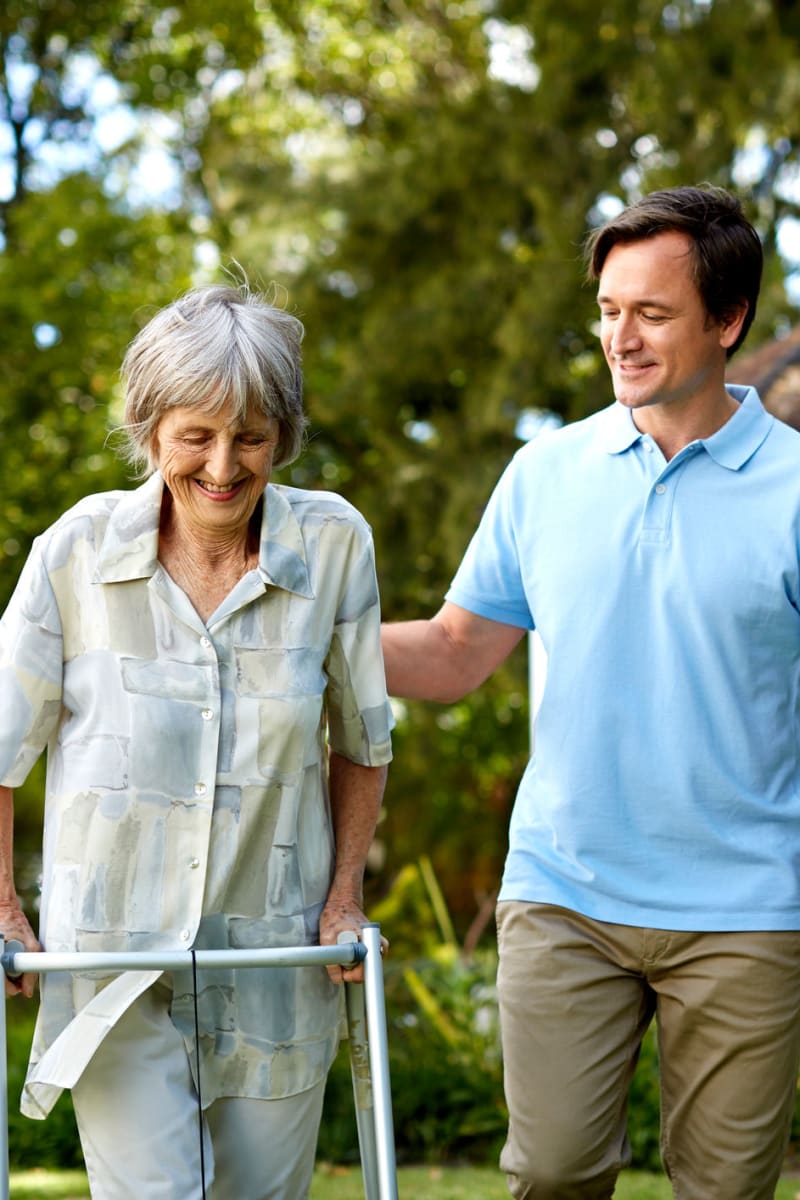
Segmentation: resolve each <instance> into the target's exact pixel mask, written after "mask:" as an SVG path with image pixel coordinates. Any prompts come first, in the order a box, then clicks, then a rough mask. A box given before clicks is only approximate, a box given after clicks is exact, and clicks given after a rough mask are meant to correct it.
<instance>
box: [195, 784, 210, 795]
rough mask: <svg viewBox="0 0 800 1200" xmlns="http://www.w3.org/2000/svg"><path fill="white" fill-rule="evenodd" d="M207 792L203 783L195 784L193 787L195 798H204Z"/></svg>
mask: <svg viewBox="0 0 800 1200" xmlns="http://www.w3.org/2000/svg"><path fill="white" fill-rule="evenodd" d="M207 791H208V788H207V787H206V785H205V784H204V783H196V784H195V785H194V794H195V796H205V794H206V792H207Z"/></svg>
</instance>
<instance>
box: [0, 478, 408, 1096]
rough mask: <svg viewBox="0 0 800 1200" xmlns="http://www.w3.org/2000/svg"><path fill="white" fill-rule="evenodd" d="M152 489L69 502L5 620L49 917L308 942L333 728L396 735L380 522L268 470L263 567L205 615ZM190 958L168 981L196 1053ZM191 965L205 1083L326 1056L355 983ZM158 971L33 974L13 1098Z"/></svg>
mask: <svg viewBox="0 0 800 1200" xmlns="http://www.w3.org/2000/svg"><path fill="white" fill-rule="evenodd" d="M162 492H163V481H162V479H161V476H160V475H159V474H156V475H153V476H152V477H151V478H150V479H149V480H148V481H147V482H146V483H145V484H144V485H143V486H141V487H140V488H138V489H137V490H135V491H132V492H111V493H106V494H102V495H97V496H90V497H87V498H86V499H85V500H83V501H81V502H80V503H79V504H77V505H76V506H75V507H74V508H72V509H71V510H70V511H69V512H67V513H66V514H65V515H64V516H63V517H61V519H60V520H59V521H57V522H56V524H55V525H53V526H52V527H51V528H50V529H49V530H47V532H46V533H44V534H43V535H42V536H41V537H40V538H38V539H37V541H36V542H35V544H34V547H33V549H32V551H31V555H30V557H29V559H28V561H27V563H26V565H25V568H24V570H23V573H22V575H21V578H20V581H19V584H18V586H17V589H16V591H15V593H14V596H13V598H12V600H11V603H10V604H9V607H8V609H7V611H6V613H5V615H4V616H3V619H2V622H0V781H2V783H3V784H4V785H5V786H7V787H16V786H18V785H19V784H20V783H22V781H23V780H24V779H25V777H26V775H27V774H28V771H29V770H30V768H31V766H32V764H33V763H34V762H35V760H36V759H37V758H38V756H39V755H40V753H41V752H42V750H43V749H44V748H45V747H46V748H47V795H46V805H45V829H44V854H43V888H42V903H41V921H40V930H39V936H40V939H41V941H42V943H43V945H44V946H45V947H46V949H48V950H52V951H67V950H87V951H88V950H151V951H158V950H174V949H187V948H189V947H192V946H194V947H198V948H199V947H215V948H226V947H238V948H247V947H261V946H274V947H280V946H302V945H312V944H315V943H316V942H317V940H318V933H319V917H320V913H321V910H322V907H323V905H324V903H325V899H326V896H327V893H328V889H329V886H330V882H331V878H332V872H333V861H334V845H333V835H332V826H331V816H330V808H329V800H328V789H327V753H328V746H330V747H331V748H332V749H333V750H335V751H337V752H338V753H339V754H341V755H343V756H344V757H346V758H348V759H351V760H352V761H354V762H357V763H361V764H363V765H366V766H381V765H383V764H385V763H387V762H388V761H389V759H390V758H391V748H390V729H391V715H390V709H389V705H388V700H387V696H386V689H385V681H384V675H383V661H382V657H381V651H380V639H379V624H380V614H379V603H378V591H377V585H376V579H375V568H374V561H373V551H372V541H371V536H370V532H369V528H368V526H367V525H366V523H365V522H364V520H363V518H362V517H361V516H360V515H359V514H358V513H357V512H356V510H355V509H354V508H352V506H351V505H349V504H348V503H347V502H346V501H344V500H342V499H341V498H340V497H338V496H335V495H331V494H329V493H326V492H307V491H300V490H297V489H295V488H288V487H282V486H277V485H273V484H270V485H269V486H268V487H267V489H266V491H265V494H264V503H263V516H262V527H261V543H260V552H259V563H258V567H257V568H256V569H255V570H253V571H251V572H249V573H248V574H247V575H245V576H244V578H242V579H241V580H240V582H239V583H238V584H237V585H236V586H235V588H234V589H233V591H232V592H231V593H230V594H229V595H228V597H227V598H226V599H225V600H224V601H223V603H222V604H221V605H220V607H219V608H218V609H217V611H216V612H215V613H213V615H212V616H211V617H210V618H209V619H208V621H207V623H203V621H202V620H201V619H200V618H199V616H198V615H197V613H196V612H195V610H194V608H193V607H192V605H191V604H190V602H189V600H188V599H187V597H186V595H185V594H184V593H183V592H182V591H181V590H180V589H179V588H178V587H177V586H176V585H175V583H173V581H172V580H171V579H170V578H169V576H168V575H167V573H166V572H165V570H164V569H163V567H162V566H161V565H160V563H159V561H158V526H159V514H160V507H161V497H162ZM185 975H186V976H188V978H186V977H184V973H175V975H174V976H172V977H170V978H169V979H168V980H166V982H168V983H169V984H170V985H171V986H172V987H173V989H174V990H173V1009H172V1016H173V1020H174V1022H175V1024H176V1025H177V1026H178V1028H179V1029H181V1031H182V1032H183V1034H184V1036H185V1038H186V1042H187V1048H188V1049H189V1051H190V1055H192V1056H193V1054H194V1006H193V997H192V986H191V973H190V972H186V973H185ZM198 976H199V983H198V1007H199V1021H200V1047H201V1057H202V1072H203V1075H202V1091H203V1098H204V1102H206V1103H211V1102H212V1101H213V1100H214V1099H215V1098H217V1097H219V1096H250V1097H260V1098H275V1097H281V1096H287V1095H292V1094H294V1093H296V1092H299V1091H303V1090H305V1089H306V1088H308V1087H310V1086H312V1085H313V1084H315V1083H317V1082H318V1081H319V1080H320V1079H321V1078H323V1077H324V1074H325V1072H326V1071H327V1069H328V1067H329V1066H330V1063H331V1061H332V1058H333V1056H334V1054H335V1052H336V1045H337V1038H338V1029H339V1021H340V994H341V989H339V988H337V987H335V985H333V984H332V983H330V981H329V979H328V976H327V972H326V971H325V969H324V968H322V967H302V968H273V969H272V970H269V969H263V970H262V969H260V968H259V969H240V970H229V969H225V970H206V971H200V972H198ZM157 978H159V973H158V972H157V971H143V972H137V973H136V974H130V973H127V974H124V975H119V976H117V977H109V978H98V974H97V972H91V973H86V974H75V975H67V974H61V973H53V974H51V975H49V976H47V975H45V976H42V980H41V984H42V986H41V1007H40V1012H39V1019H38V1022H37V1027H36V1034H35V1037H34V1045H33V1051H32V1055H31V1062H30V1066H29V1070H28V1079H27V1082H26V1087H25V1091H24V1093H23V1101H22V1109H23V1112H25V1113H27V1115H29V1116H34V1117H43V1116H45V1115H46V1114H47V1112H49V1110H50V1108H51V1107H52V1105H53V1103H54V1102H55V1100H56V1099H57V1097H58V1095H59V1093H60V1091H61V1089H62V1088H64V1087H70V1086H72V1084H73V1083H74V1082H75V1081H76V1080H77V1079H78V1078H79V1077H80V1074H81V1072H82V1070H83V1069H84V1067H85V1066H86V1063H87V1062H88V1060H89V1059H90V1057H91V1055H92V1053H93V1051H94V1050H95V1049H96V1047H97V1046H98V1045H99V1043H100V1041H101V1040H102V1038H103V1037H104V1036H105V1034H106V1033H107V1032H108V1030H109V1029H110V1028H111V1027H112V1026H113V1024H114V1022H115V1021H117V1020H118V1019H119V1017H120V1016H121V1015H122V1013H123V1012H124V1011H125V1010H126V1008H127V1007H128V1006H129V1005H130V1004H131V1002H132V1001H133V1000H134V999H135V998H136V997H137V996H138V995H140V994H141V993H142V992H143V991H144V990H145V988H147V987H148V986H150V985H151V984H152V983H153V982H155V980H156V979H157ZM190 1061H192V1062H193V1057H192V1058H190Z"/></svg>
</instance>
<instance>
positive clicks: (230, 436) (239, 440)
mask: <svg viewBox="0 0 800 1200" xmlns="http://www.w3.org/2000/svg"><path fill="white" fill-rule="evenodd" d="M279 434H280V427H279V424H278V422H277V420H275V418H274V417H267V416H264V415H263V414H262V413H258V412H256V411H255V410H254V409H252V408H251V409H249V410H248V414H247V419H246V421H245V422H244V424H240V423H239V422H238V421H237V420H236V419H235V418H234V416H233V413H232V408H231V405H230V404H226V405H225V407H224V408H223V409H222V410H221V411H220V412H217V413H210V412H208V411H207V410H203V409H199V408H189V407H183V408H173V409H170V411H169V412H167V413H166V414H165V415H164V416H163V417H162V418H161V420H160V421H159V423H158V426H157V427H156V434H155V438H154V442H153V451H154V455H155V459H156V462H157V463H158V467H159V470H160V471H161V474H162V475H163V476H164V482H165V483H166V485H167V487H168V489H169V491H170V493H171V495H172V499H173V502H174V505H175V515H176V517H177V518H178V519H179V521H184V522H186V523H187V524H188V525H189V526H190V527H191V528H192V529H193V530H194V531H196V532H197V533H200V534H202V533H207V534H210V535H212V536H215V537H216V536H219V535H220V534H226V535H227V534H235V533H238V532H241V533H242V536H243V537H244V536H245V535H246V533H247V525H248V522H249V520H250V517H251V516H252V515H253V511H254V509H255V507H256V504H257V503H258V500H259V498H260V496H261V494H262V492H263V491H264V488H265V487H266V485H267V482H268V480H269V476H270V471H271V469H272V460H273V457H274V454H275V450H276V448H277V445H278V439H279Z"/></svg>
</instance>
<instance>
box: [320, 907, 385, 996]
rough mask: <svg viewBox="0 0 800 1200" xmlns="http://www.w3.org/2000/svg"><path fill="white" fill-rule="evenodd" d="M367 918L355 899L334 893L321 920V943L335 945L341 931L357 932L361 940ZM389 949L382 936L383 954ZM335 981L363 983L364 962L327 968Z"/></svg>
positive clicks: (322, 944)
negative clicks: (362, 929) (337, 895)
mask: <svg viewBox="0 0 800 1200" xmlns="http://www.w3.org/2000/svg"><path fill="white" fill-rule="evenodd" d="M367 924H368V921H367V918H366V917H365V916H364V913H363V911H362V909H361V905H360V904H359V903H358V902H357V901H356V900H353V899H345V898H337V897H336V896H334V895H333V894H331V895H330V896H329V897H328V901H327V904H326V905H325V907H324V909H323V910H322V916H321V917H320V921H319V944H320V945H321V946H335V945H336V944H337V942H338V940H339V934H340V933H355V934H356V935H357V937H358V940H359V942H360V941H361V927H362V925H367ZM388 950H389V943H388V941H387V940H386V938H385V937H383V936H382V937H381V954H386V953H387V952H388ZM326 970H327V972H328V974H329V975H330V977H331V979H332V980H333V982H334V983H363V982H364V964H363V963H361V962H359V963H356V965H355V966H354V967H337V966H331V967H327V968H326Z"/></svg>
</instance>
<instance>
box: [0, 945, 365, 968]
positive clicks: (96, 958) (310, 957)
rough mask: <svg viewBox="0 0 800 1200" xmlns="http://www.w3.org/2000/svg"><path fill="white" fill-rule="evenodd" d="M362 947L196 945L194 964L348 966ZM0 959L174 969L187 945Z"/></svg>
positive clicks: (182, 962)
mask: <svg viewBox="0 0 800 1200" xmlns="http://www.w3.org/2000/svg"><path fill="white" fill-rule="evenodd" d="M365 955H366V950H365V949H364V947H363V946H362V945H361V943H360V942H353V943H345V944H343V945H341V946H295V947H283V948H278V949H270V950H196V951H195V959H196V962H197V966H198V967H300V966H323V967H327V966H331V965H338V966H343V967H352V966H355V964H356V963H358V962H361V960H362V959H363V958H364V957H365ZM0 965H2V967H3V970H4V971H5V972H6V974H8V975H24V974H27V973H29V972H31V973H36V974H39V973H41V972H43V971H80V972H83V971H179V970H185V969H187V968H190V967H191V965H192V953H191V951H190V950H167V951H148V950H131V951H99V950H98V951H86V952H83V951H74V952H73V951H69V952H67V951H65V952H63V953H61V952H59V951H57V950H52V951H51V950H42V951H30V950H27V951H22V952H21V953H17V954H10V953H7V952H4V953H3V955H2V956H1V957H0Z"/></svg>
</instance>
